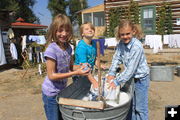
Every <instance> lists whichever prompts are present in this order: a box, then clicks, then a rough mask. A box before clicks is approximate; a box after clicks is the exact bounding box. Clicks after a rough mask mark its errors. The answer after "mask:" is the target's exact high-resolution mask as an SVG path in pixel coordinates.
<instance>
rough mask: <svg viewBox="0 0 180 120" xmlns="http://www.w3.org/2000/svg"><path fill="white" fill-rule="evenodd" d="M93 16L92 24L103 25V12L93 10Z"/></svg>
mask: <svg viewBox="0 0 180 120" xmlns="http://www.w3.org/2000/svg"><path fill="white" fill-rule="evenodd" d="M93 16H94V18H93V23H94V26H104V23H105V21H104V12H94V13H93Z"/></svg>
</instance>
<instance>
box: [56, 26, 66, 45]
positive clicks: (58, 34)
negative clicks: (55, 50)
mask: <svg viewBox="0 0 180 120" xmlns="http://www.w3.org/2000/svg"><path fill="white" fill-rule="evenodd" d="M68 37H69V30H68V29H65V28H60V29H59V30H58V31H57V32H56V38H57V40H58V41H60V42H62V43H65V42H67V40H68Z"/></svg>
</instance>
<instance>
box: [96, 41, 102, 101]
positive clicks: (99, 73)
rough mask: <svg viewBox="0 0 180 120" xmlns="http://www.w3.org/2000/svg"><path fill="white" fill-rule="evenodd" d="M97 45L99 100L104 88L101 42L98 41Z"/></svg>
mask: <svg viewBox="0 0 180 120" xmlns="http://www.w3.org/2000/svg"><path fill="white" fill-rule="evenodd" d="M96 47H97V65H98V93H99V94H98V100H99V101H100V100H101V97H102V89H101V60H100V43H99V41H97V42H96Z"/></svg>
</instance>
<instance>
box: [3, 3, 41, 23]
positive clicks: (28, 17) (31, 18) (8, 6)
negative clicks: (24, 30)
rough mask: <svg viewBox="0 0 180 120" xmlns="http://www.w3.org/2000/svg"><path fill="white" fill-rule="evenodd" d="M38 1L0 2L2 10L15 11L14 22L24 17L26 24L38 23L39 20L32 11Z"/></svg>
mask: <svg viewBox="0 0 180 120" xmlns="http://www.w3.org/2000/svg"><path fill="white" fill-rule="evenodd" d="M35 3H36V0H0V9H4V10H9V11H14V12H15V16H14V18H15V19H14V20H13V21H12V22H14V21H15V20H16V19H17V18H19V17H22V18H23V19H24V20H25V21H26V22H35V21H36V22H37V23H39V19H38V18H37V17H36V16H35V14H34V13H33V11H32V7H33V6H34V4H35Z"/></svg>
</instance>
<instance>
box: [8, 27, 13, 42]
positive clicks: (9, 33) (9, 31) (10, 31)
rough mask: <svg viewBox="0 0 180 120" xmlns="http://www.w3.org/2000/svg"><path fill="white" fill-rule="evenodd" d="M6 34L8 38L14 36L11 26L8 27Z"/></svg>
mask: <svg viewBox="0 0 180 120" xmlns="http://www.w3.org/2000/svg"><path fill="white" fill-rule="evenodd" d="M7 35H8V38H9V39H12V38H14V32H13V30H12V28H9V30H8V32H7Z"/></svg>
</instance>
